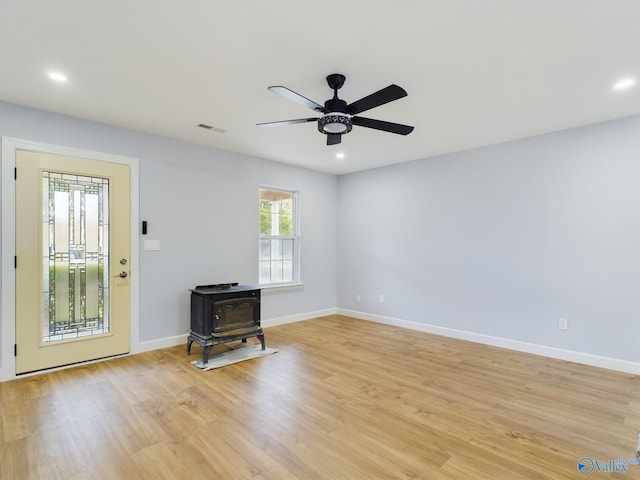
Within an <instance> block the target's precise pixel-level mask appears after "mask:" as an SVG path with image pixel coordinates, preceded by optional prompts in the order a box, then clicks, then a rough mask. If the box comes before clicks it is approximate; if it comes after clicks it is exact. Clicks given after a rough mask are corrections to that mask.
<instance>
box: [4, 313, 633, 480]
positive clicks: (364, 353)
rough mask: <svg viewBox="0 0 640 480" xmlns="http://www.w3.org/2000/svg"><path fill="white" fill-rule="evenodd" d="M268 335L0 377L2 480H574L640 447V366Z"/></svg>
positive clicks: (397, 339) (326, 335)
mask: <svg viewBox="0 0 640 480" xmlns="http://www.w3.org/2000/svg"><path fill="white" fill-rule="evenodd" d="M265 330H266V332H265V333H266V338H267V342H268V344H269V346H272V347H275V348H278V349H279V352H278V353H277V354H274V355H268V356H266V357H262V358H259V359H254V360H250V361H246V362H241V363H238V364H234V365H230V366H228V367H224V368H222V369H216V370H211V371H208V372H204V371H202V370H199V369H197V368H195V367H193V366H192V365H191V363H190V362H191V361H193V360H194V359H196V358H198V355H199V351H198V348H197V347H196V346H194V353H193V354H192V355H191V356H187V355H185V352H184V346H179V347H175V348H167V349H162V350H156V351H152V352H146V353H142V354H138V355H131V356H127V357H122V358H118V359H112V360H108V361H105V362H100V363H93V364H87V365H80V366H77V367H74V368H70V369H66V370H60V371H55V372H49V373H43V374H41V375H37V376H31V377H25V378H20V379H17V380H14V381H11V382H5V383H0V402H1V405H0V409H1V410H0V447H1V448H0V460H1V464H0V478H3V479H4V478H11V479H14V478H15V479H29V480H30V479H34V480H35V479H47V480H48V479H56V478H65V479H73V480H84V479H92V480H95V479H103V478H104V479H110V480H111V479H121V478H122V479H129V478H140V479H146V478H149V479H165V478H166V479H173V478H194V479H209V478H226V479H243V480H244V479H250V478H254V479H265V480H268V479H277V480H282V479H284V480H287V479H292V480H295V479H304V480H307V479H322V480H324V479H360V478H367V479H374V480H375V479H436V480H442V479H468V478H478V479H485V478H486V479H503V478H504V479H518V478H523V479H524V478H527V479H528V478H536V479H559V478H567V479H568V478H579V477H580V476H581V475H580V473H579V472H578V470H577V462H578V460H579V459H581V458H582V457H590V458H593V459H594V460H598V461H601V460H605V461H607V460H614V459H627V460H628V459H632V458H634V456H635V446H636V441H637V434H638V429H639V427H640V377H638V376H634V375H629V374H624V373H618V372H614V371H609V370H604V369H599V368H593V367H588V366H584V365H578V364H574V363H570V362H564V361H557V360H552V359H548V358H543V357H538V356H535V355H529V354H525V353H519V352H513V351H508V350H503V349H499V348H494V347H488V346H484V345H478V344H473V343H470V342H464V341H459V340H453V339H449V338H444V337H439V336H434V335H429V334H425V333H420V332H415V331H410V330H405V329H402V328H397V327H393V326H389V325H381V324H376V323H372V322H366V321H362V320H356V319H353V318H348V317H344V316H340V315H330V316H327V317H322V318H317V319H313V320H308V321H304V322H298V323H293V324H288V325H282V326H278V327H272V328H267V329H265ZM250 343H251V340H250ZM242 347H243V344H240V343H237V344H229V345H218V346H216V348H215V349H214V351H213V352H212V353H211V354H212V355H215V354H216V353H221V352H223V351H227V350H228V349H229V348H242ZM597 478H620V476H619V474H615V473H606V472H598V473H597ZM626 478H640V466H638V465H630V466H629V471H628V472H627V474H626Z"/></svg>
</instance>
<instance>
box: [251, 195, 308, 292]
mask: <svg viewBox="0 0 640 480" xmlns="http://www.w3.org/2000/svg"><path fill="white" fill-rule="evenodd" d="M259 197H260V201H259V214H260V215H259V228H258V230H259V239H258V244H259V272H260V273H259V282H260V285H279V284H288V283H298V282H299V280H300V273H299V272H300V268H299V245H298V243H299V238H298V237H299V232H298V218H297V216H298V213H297V207H298V205H297V201H296V200H297V193H296V192H294V191H291V190H282V189H276V188H270V187H261V188H260V195H259Z"/></svg>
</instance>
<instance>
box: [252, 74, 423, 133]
mask: <svg viewBox="0 0 640 480" xmlns="http://www.w3.org/2000/svg"><path fill="white" fill-rule="evenodd" d="M344 81H345V76H344V75H341V74H339V73H332V74H331V75H329V76H327V83H328V84H329V87H330V88H331V89H332V90H333V98H330V99H329V100H327V101H326V102H324V107H323V106H322V105H320V104H318V103H316V102H314V101H313V100H309V99H308V98H306V97H303V96H302V95H300V94H298V93H296V92H294V91H293V90H289V89H288V88H287V87H281V86H273V87H269V88H268V90H271V91H272V92H273V93H277V94H278V95H281V96H283V97H285V98H288V99H289V100H293V101H294V102H296V103H299V104H300V105H302V106H304V107H307V108H310V109H311V110H315V111H316V112H318V113H322V114H323V115H322V116H321V117H312V118H298V119H296V120H283V121H281V122H266V123H258V126H259V127H277V126H280V125H291V124H294V123H307V122H316V121H317V122H318V131H319V132H320V133H324V134H325V135H326V136H327V145H337V144H338V143H340V142H341V141H342V135H344V134H347V133H349V132H350V131H351V128H352V127H353V125H358V126H360V127H367V128H373V129H375V130H382V131H384V132H390V133H397V134H399V135H409V134H410V133H411V132H412V131H413V127H411V126H409V125H401V124H399V123H391V122H384V121H382V120H374V119H372V118H364V117H358V116H356V115H357V114H359V113H362V112H364V111H367V110H370V109H372V108H375V107H379V106H380V105H384V104H385V103H389V102H393V101H394V100H398V99H399V98H402V97H406V96H407V92H406V91H405V90H404V89H403V88H401V87H399V86H398V85H389V86H388V87H386V88H383V89H382V90H378V91H377V92H375V93H372V94H371V95H367V96H366V97H364V98H361V99H360V100H357V101H355V102H353V103H351V104H349V105H347V102H345V101H344V100H341V99H339V98H338V90H339V89H340V88H341V87H342V85H344Z"/></svg>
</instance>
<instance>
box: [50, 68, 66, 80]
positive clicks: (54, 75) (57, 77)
mask: <svg viewBox="0 0 640 480" xmlns="http://www.w3.org/2000/svg"><path fill="white" fill-rule="evenodd" d="M47 76H48V77H49V79H50V80H53V81H54V82H56V83H66V82H67V76H66V75H65V74H64V73H60V72H54V71H51V72H49V73H48V74H47Z"/></svg>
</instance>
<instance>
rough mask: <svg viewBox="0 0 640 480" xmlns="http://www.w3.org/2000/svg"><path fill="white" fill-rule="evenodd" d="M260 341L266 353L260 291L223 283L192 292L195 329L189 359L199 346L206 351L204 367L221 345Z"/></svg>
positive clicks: (191, 333)
mask: <svg viewBox="0 0 640 480" xmlns="http://www.w3.org/2000/svg"><path fill="white" fill-rule="evenodd" d="M250 337H258V340H260V343H261V344H262V349H263V350H264V349H265V343H264V333H263V332H262V327H261V326H260V289H259V288H257V287H252V286H250V285H238V284H237V283H222V284H216V285H199V286H197V287H196V288H194V289H193V290H191V328H190V330H189V337H188V338H187V355H189V353H190V352H191V345H192V344H193V342H196V343H197V344H198V345H200V349H201V351H202V364H203V365H207V364H208V363H209V352H210V351H211V349H212V348H213V347H214V345H217V344H219V343H226V342H233V341H235V340H242V341H243V342H246V341H247V338H250Z"/></svg>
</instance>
